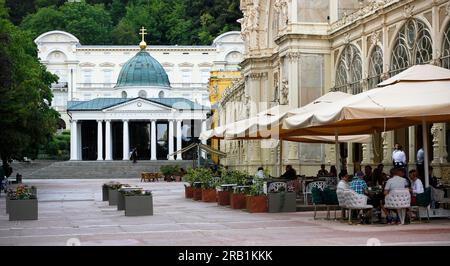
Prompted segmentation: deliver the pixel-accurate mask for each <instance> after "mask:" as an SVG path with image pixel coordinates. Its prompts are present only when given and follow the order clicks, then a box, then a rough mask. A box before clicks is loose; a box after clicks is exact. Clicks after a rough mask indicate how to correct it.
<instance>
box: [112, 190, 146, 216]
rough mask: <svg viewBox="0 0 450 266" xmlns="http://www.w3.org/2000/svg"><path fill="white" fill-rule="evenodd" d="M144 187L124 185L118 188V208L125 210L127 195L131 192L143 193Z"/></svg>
mask: <svg viewBox="0 0 450 266" xmlns="http://www.w3.org/2000/svg"><path fill="white" fill-rule="evenodd" d="M142 190H143V188H140V187H122V188H120V189H119V190H118V192H119V193H118V197H117V210H118V211H123V210H125V195H127V194H130V193H135V194H139V193H142Z"/></svg>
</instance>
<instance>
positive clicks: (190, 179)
mask: <svg viewBox="0 0 450 266" xmlns="http://www.w3.org/2000/svg"><path fill="white" fill-rule="evenodd" d="M183 181H184V182H187V183H188V185H184V195H185V197H186V198H188V199H189V198H193V197H194V182H196V181H198V180H197V176H196V174H195V170H193V169H192V168H190V169H188V171H187V173H186V174H185V175H184V176H183Z"/></svg>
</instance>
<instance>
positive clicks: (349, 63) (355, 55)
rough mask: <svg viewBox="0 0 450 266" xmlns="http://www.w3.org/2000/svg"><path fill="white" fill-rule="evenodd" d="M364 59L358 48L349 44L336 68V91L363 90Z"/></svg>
mask: <svg viewBox="0 0 450 266" xmlns="http://www.w3.org/2000/svg"><path fill="white" fill-rule="evenodd" d="M361 79H362V61H361V55H360V53H359V50H358V48H356V46H354V45H352V44H348V45H347V46H346V47H345V48H344V50H343V51H342V53H341V55H340V57H339V60H338V67H337V69H336V78H335V80H336V82H335V83H336V85H335V87H334V90H335V91H342V92H346V93H351V94H358V93H360V92H361V91H362V86H361Z"/></svg>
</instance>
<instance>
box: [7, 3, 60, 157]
mask: <svg viewBox="0 0 450 266" xmlns="http://www.w3.org/2000/svg"><path fill="white" fill-rule="evenodd" d="M7 17H8V13H7V10H6V8H5V0H0V44H1V45H0V69H2V71H0V132H1V134H0V156H1V158H2V160H3V163H4V165H5V163H6V162H7V160H9V159H22V158H23V157H24V156H27V157H31V158H34V157H35V156H36V155H37V152H38V148H39V146H40V145H42V144H45V143H46V142H47V141H48V140H49V138H50V137H51V135H52V134H53V133H54V132H55V131H56V122H57V119H58V118H59V114H58V112H56V111H55V110H53V109H51V108H50V107H49V105H48V103H50V102H51V100H52V92H51V90H50V85H51V83H53V82H56V81H57V77H56V76H55V75H53V74H51V73H50V72H48V71H47V70H46V68H45V66H44V65H42V64H41V63H40V62H39V61H38V58H37V56H36V46H35V44H34V43H33V36H32V35H31V34H30V32H28V31H23V30H21V29H19V28H18V27H16V26H14V25H13V24H12V23H11V22H10V21H9V20H8V19H7Z"/></svg>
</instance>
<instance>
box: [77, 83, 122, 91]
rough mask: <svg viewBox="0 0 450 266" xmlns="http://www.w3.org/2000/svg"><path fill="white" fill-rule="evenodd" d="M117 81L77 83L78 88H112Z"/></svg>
mask: <svg viewBox="0 0 450 266" xmlns="http://www.w3.org/2000/svg"><path fill="white" fill-rule="evenodd" d="M115 85H116V83H92V82H91V83H77V88H78V89H112V88H113V87H114V86H115Z"/></svg>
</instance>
